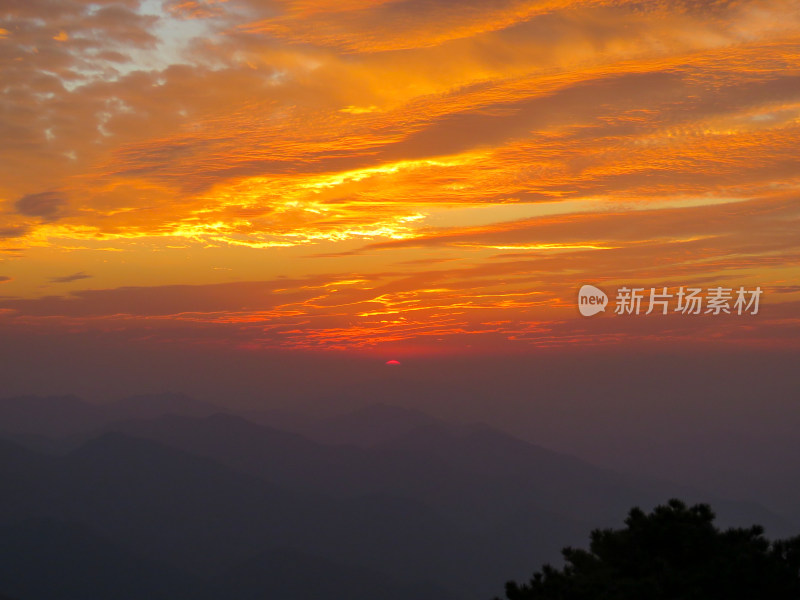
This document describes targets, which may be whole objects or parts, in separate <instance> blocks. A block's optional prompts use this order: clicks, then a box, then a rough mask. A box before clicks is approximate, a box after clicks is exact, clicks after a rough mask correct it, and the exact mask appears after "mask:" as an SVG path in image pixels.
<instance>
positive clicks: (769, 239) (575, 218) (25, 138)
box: [0, 0, 800, 356]
mask: <svg viewBox="0 0 800 600" xmlns="http://www.w3.org/2000/svg"><path fill="white" fill-rule="evenodd" d="M0 64H2V67H1V68H2V79H0V103H2V111H0V330H4V331H6V332H8V331H14V332H16V334H25V335H31V336H51V335H65V334H66V335H68V334H71V333H74V334H86V333H87V332H89V333H91V334H93V335H96V336H98V337H100V338H102V337H103V336H104V335H111V334H113V335H115V336H116V335H119V334H120V333H122V334H124V335H126V336H128V337H129V339H131V340H146V341H147V343H150V342H153V343H158V344H164V343H174V344H178V345H181V344H184V345H185V344H210V345H213V346H214V347H219V346H230V347H237V348H244V349H253V350H258V349H276V348H278V349H284V348H300V349H304V348H306V349H307V348H311V349H336V350H351V351H359V352H372V351H378V352H380V353H384V354H386V353H392V356H395V355H397V356H400V355H402V354H403V353H416V352H443V353H452V352H464V351H469V352H473V351H474V352H481V351H483V352H507V351H511V352H515V351H526V350H527V349H530V348H532V347H539V348H541V347H547V348H549V347H557V346H564V345H570V344H581V345H584V344H601V345H603V344H619V343H620V342H621V343H623V344H624V343H639V342H641V343H648V344H649V343H678V344H684V343H687V344H694V343H696V342H698V341H700V340H703V341H704V342H706V343H712V344H714V343H722V344H730V343H741V344H746V345H758V346H768V347H782V346H795V347H796V346H797V345H798V341H800V335H799V334H800V202H799V201H798V199H799V198H800V192H799V190H800V158H798V157H800V152H798V150H800V148H799V145H800V144H799V143H798V140H800V2H798V1H796V0H760V1H759V0H755V1H747V0H742V1H735V0H730V1H724V0H719V1H713V2H712V1H699V0H684V1H670V2H666V1H654V2H613V1H603V0H586V1H569V0H538V1H533V2H532V1H525V0H497V1H491V2H487V1H486V0H458V1H456V0H339V1H337V2H328V1H323V0H273V1H268V0H206V1H192V0H167V1H165V2H163V3H162V2H161V1H160V0H145V1H143V2H140V1H138V0H116V1H114V0H98V1H93V2H92V1H89V0H59V1H56V0H26V1H24V2H22V1H20V2H5V3H3V4H2V5H0ZM583 283H595V284H598V285H601V286H604V287H605V288H606V289H607V290H609V291H610V292H611V291H613V290H614V289H616V288H617V287H618V286H621V285H638V286H641V287H645V288H650V287H651V286H654V287H662V286H670V287H678V286H698V287H702V288H708V287H716V286H727V287H733V288H738V287H739V286H740V285H743V286H746V287H749V288H754V287H756V286H761V288H762V289H763V290H764V296H763V297H762V307H761V312H760V313H759V314H758V315H750V316H747V315H744V316H737V315H730V316H712V315H708V316H706V315H701V316H698V317H688V316H684V315H674V314H673V315H669V316H659V315H649V316H646V317H645V316H643V315H642V316H638V317H627V318H626V317H622V316H618V315H616V316H615V315H613V314H605V315H601V316H597V317H593V318H590V319H584V318H582V317H580V316H579V315H578V312H577V309H576V305H575V301H576V298H575V295H576V292H577V289H578V287H580V285H581V284H583ZM709 341H710V342H709Z"/></svg>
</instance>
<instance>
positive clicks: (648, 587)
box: [495, 500, 800, 600]
mask: <svg viewBox="0 0 800 600" xmlns="http://www.w3.org/2000/svg"><path fill="white" fill-rule="evenodd" d="M714 518H715V515H714V513H713V512H712V510H711V508H710V507H709V506H708V505H706V504H698V505H696V506H692V507H691V508H687V506H686V505H685V504H684V503H683V502H681V501H680V500H670V501H669V502H668V503H667V504H666V505H665V506H658V507H657V508H655V510H653V512H652V513H650V514H645V513H644V512H643V511H641V510H640V509H638V508H634V509H633V510H631V511H630V513H629V514H628V518H627V519H626V520H625V525H626V526H625V528H624V529H616V530H614V529H603V530H599V529H598V530H595V531H593V532H592V533H591V543H590V546H589V548H590V549H589V551H588V552H587V551H586V550H576V549H573V548H565V549H564V550H562V554H563V556H564V559H565V566H564V567H563V568H562V569H557V568H555V567H552V566H551V565H545V566H544V567H543V568H542V570H541V571H539V572H537V573H535V574H534V576H533V578H532V579H531V580H530V582H528V583H527V584H523V585H519V584H517V583H515V582H513V581H511V582H508V583H507V584H506V598H508V600H798V599H800V536H797V537H794V538H792V539H789V540H785V541H776V542H770V541H769V540H767V539H766V538H765V537H764V535H763V533H764V530H763V528H762V527H760V526H753V527H750V528H747V529H741V528H737V529H728V530H726V531H721V530H720V529H718V528H717V527H715V526H714ZM495 600H498V599H495Z"/></svg>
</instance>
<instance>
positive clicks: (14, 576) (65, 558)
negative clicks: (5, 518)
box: [0, 519, 201, 600]
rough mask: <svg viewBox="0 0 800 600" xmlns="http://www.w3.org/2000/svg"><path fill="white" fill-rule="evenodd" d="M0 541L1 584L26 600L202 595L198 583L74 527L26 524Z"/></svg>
mask: <svg viewBox="0 0 800 600" xmlns="http://www.w3.org/2000/svg"><path fill="white" fill-rule="evenodd" d="M0 540H2V543H0V582H2V585H3V587H4V589H5V590H6V591H7V592H8V593H10V594H15V595H17V596H18V597H19V598H21V599H22V598H30V599H37V600H64V599H66V598H87V599H88V598H92V599H94V598H97V599H98V600H99V599H102V598H115V599H119V600H141V599H142V598H148V599H153V600H160V599H164V600H170V599H172V598H175V597H189V596H188V594H191V593H198V592H199V591H200V589H201V588H200V586H199V581H198V580H196V579H195V578H192V577H190V576H188V575H186V574H183V573H181V572H180V571H179V570H177V569H173V568H170V567H167V566H165V565H162V564H159V563H157V562H155V561H152V560H146V559H143V558H141V557H139V556H136V555H134V554H133V553H131V552H129V551H127V550H126V549H124V548H121V547H120V546H118V545H116V544H114V543H112V542H110V541H108V540H107V539H105V538H103V537H101V536H98V535H95V534H94V533H92V532H91V530H90V529H89V528H87V527H86V526H83V525H79V524H75V523H65V522H59V521H55V520H52V519H26V520H23V521H21V522H18V523H15V524H13V525H5V526H0ZM2 598H3V597H2V596H0V600H2Z"/></svg>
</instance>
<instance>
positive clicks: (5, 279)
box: [0, 275, 13, 283]
mask: <svg viewBox="0 0 800 600" xmlns="http://www.w3.org/2000/svg"><path fill="white" fill-rule="evenodd" d="M9 281H13V278H12V277H8V276H7V275H0V283H7V282H9Z"/></svg>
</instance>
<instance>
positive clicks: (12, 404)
mask: <svg viewBox="0 0 800 600" xmlns="http://www.w3.org/2000/svg"><path fill="white" fill-rule="evenodd" d="M220 412H223V410H222V409H221V408H219V407H216V406H212V405H210V404H207V403H205V402H200V401H198V400H194V399H192V398H189V397H188V396H185V395H183V394H174V393H163V394H149V395H139V396H131V397H128V398H123V399H122V400H118V401H116V402H111V403H106V404H91V403H89V402H86V401H84V400H81V399H80V398H77V397H75V396H44V397H42V396H15V397H12V398H0V433H4V434H7V437H9V436H16V437H19V436H48V437H60V436H68V435H74V434H80V433H87V432H90V431H95V430H97V429H98V428H101V427H103V426H104V425H107V424H108V423H112V422H114V421H119V420H123V419H149V418H155V417H160V416H163V415H169V414H176V415H187V416H195V417H203V416H208V415H212V414H215V413H220Z"/></svg>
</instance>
